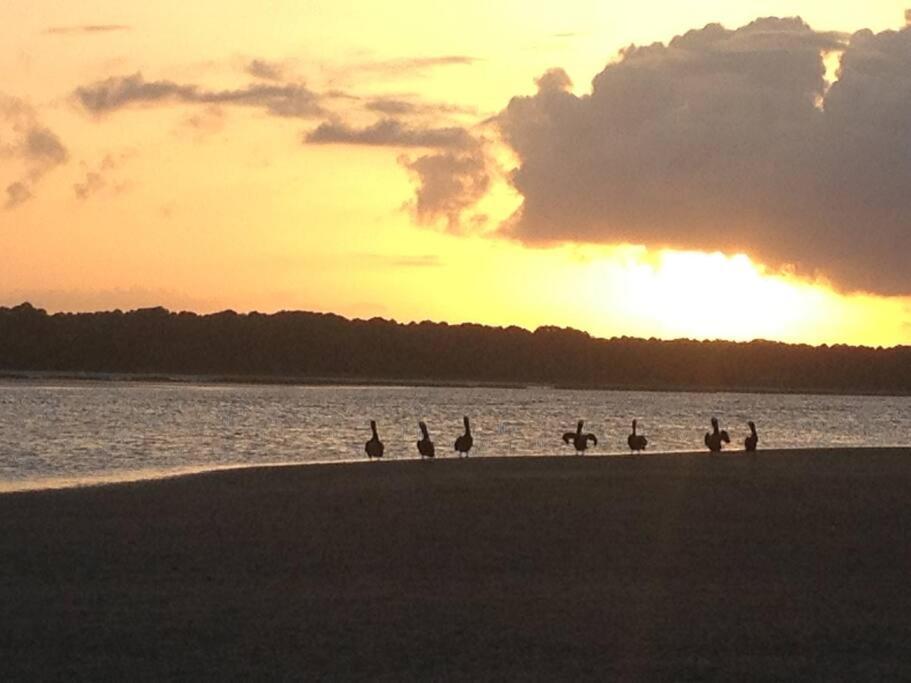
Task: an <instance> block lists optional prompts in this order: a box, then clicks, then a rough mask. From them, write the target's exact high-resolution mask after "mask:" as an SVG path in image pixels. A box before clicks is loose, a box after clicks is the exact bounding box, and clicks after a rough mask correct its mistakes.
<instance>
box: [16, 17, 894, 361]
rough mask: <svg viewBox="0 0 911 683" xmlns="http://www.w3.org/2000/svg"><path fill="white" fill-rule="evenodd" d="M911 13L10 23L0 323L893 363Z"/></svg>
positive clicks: (103, 19) (100, 19)
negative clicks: (335, 332)
mask: <svg viewBox="0 0 911 683" xmlns="http://www.w3.org/2000/svg"><path fill="white" fill-rule="evenodd" d="M907 4H909V3H908V2H907V0H905V1H904V2H890V1H886V0H870V1H869V2H866V3H831V2H817V1H815V0H812V1H811V0H807V1H800V0H798V1H796V2H795V1H791V2H768V1H764V2H743V1H733V2H732V1H731V0H726V1H721V0H715V1H707V0H695V1H691V2H686V3H681V2H669V1H665V2H648V1H645V2H638V3H608V2H603V1H602V0H567V1H566V2H562V3H544V5H546V7H544V8H538V7H536V6H535V5H534V4H533V3H528V2H518V1H515V0H501V1H499V2H490V1H489V0H463V1H462V2H459V3H428V2H423V1H422V2H418V1H417V0H414V1H412V0H407V1H405V0H398V1H394V2H388V3H376V2H367V1H366V0H359V1H355V0H332V1H328V0H326V1H324V0H309V1H308V0H271V1H269V0H261V1H260V2H252V1H247V0H243V1H241V0H218V1H216V0H195V1H193V2H186V0H183V1H182V2H179V3H178V2H174V1H173V0H157V1H156V2H148V3H138V2H135V3H125V2H123V1H122V0H117V1H116V2H115V1H114V0H82V1H80V2H69V3H64V2H60V1H59V0H54V1H51V0H28V1H26V0H6V1H5V2H3V3H0V74H2V78H0V305H14V304H18V303H20V302H22V301H26V300H27V301H31V302H32V303H33V304H34V305H36V306H40V307H43V308H46V309H48V310H50V311H58V310H100V309H111V308H121V309H124V310H125V309H129V308H135V307H142V306H154V305H163V306H166V307H168V308H171V309H187V310H195V311H199V312H209V311H216V310H222V309H226V308H231V309H234V310H237V311H249V310H259V311H266V312H272V311H277V310H282V309H304V310H318V311H332V312H336V313H339V314H342V315H345V316H349V317H363V318H369V317H373V316H382V317H386V318H395V319H397V320H402V321H409V320H423V319H430V320H445V321H449V322H463V321H471V322H480V323H485V324H494V325H508V324H516V325H521V326H524V327H529V328H534V327H537V326H539V325H560V326H572V327H576V328H579V329H584V330H587V331H589V332H591V333H592V334H596V335H598V336H608V337H610V336H619V335H631V336H645V337H652V336H655V337H663V338H676V337H696V338H726V339H737V340H747V339H753V338H766V339H776V340H783V341H789V342H810V343H814V344H818V343H836V342H839V343H841V342H843V343H863V344H869V345H895V344H911V267H909V261H911V28H905V26H906V17H911V15H909V14H906V11H905V6H906V5H907ZM798 15H799V17H800V19H797V18H796V17H797V16H798ZM770 17H783V18H784V19H772V18H770ZM632 46H635V47H632Z"/></svg>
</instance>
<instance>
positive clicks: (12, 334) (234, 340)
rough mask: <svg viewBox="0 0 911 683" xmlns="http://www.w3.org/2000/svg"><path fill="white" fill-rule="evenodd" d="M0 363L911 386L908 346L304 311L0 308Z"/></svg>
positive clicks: (114, 369) (350, 376) (1, 366)
mask: <svg viewBox="0 0 911 683" xmlns="http://www.w3.org/2000/svg"><path fill="white" fill-rule="evenodd" d="M0 371H11V372H22V371H24V372H29V371H44V372H52V373H115V374H117V373H136V374H153V375H204V376H209V377H223V378H250V379H254V378H255V379H262V380H269V379H275V380H278V379H299V380H307V379H308V378H309V379H320V380H327V379H336V380H342V381H351V380H357V379H361V380H373V381H426V382H434V381H436V382H453V383H458V382H489V383H510V384H511V383H516V384H550V385H555V386H578V387H581V386H592V387H622V388H648V389H682V388H690V389H727V390H747V391H755V390H787V391H822V392H850V393H856V392H869V393H895V394H911V347H908V346H903V347H896V348H891V349H873V348H867V347H851V346H842V345H837V346H820V347H811V346H806V345H788V344H781V343H775V342H767V341H754V342H749V343H734V342H725V341H709V342H698V341H689V340H677V341H660V340H656V339H648V340H646V339H633V338H626V337H623V338H616V339H598V338H594V337H591V336H590V335H588V334H586V333H585V332H579V331H577V330H572V329H561V328H556V327H541V328H538V329H537V330H535V331H534V332H529V331H528V330H524V329H521V328H518V327H507V328H497V327H485V326H482V325H474V324H465V325H448V324H446V323H430V322H422V323H409V324H400V323H396V322H394V321H390V320H383V319H379V318H374V319H372V320H347V319H345V318H342V317H340V316H337V315H332V314H323V313H305V312H282V313H276V314H273V315H264V314H260V313H250V314H243V315H241V314H237V313H234V312H233V311H225V312H222V313H215V314H212V315H197V314H195V313H169V312H168V311H167V310H165V309H164V308H148V309H141V310H137V311H131V312H128V313H123V312H121V311H113V312H105V313H58V314H54V315H48V314H47V313H46V312H45V311H43V310H41V309H37V308H34V307H33V306H31V305H30V304H22V305H19V306H16V307H14V308H2V307H0Z"/></svg>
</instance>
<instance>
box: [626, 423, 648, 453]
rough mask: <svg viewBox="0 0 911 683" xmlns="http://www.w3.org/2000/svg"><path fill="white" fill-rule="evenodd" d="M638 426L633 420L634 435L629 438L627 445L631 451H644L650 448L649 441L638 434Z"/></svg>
mask: <svg viewBox="0 0 911 683" xmlns="http://www.w3.org/2000/svg"><path fill="white" fill-rule="evenodd" d="M636 424H637V421H636V420H633V433H632V434H630V435H629V436H628V437H627V439H626V443H628V444H629V449H630V450H631V451H644V450H645V447H646V446H648V439H646V438H645V435H644V434H636Z"/></svg>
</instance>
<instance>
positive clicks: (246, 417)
mask: <svg viewBox="0 0 911 683" xmlns="http://www.w3.org/2000/svg"><path fill="white" fill-rule="evenodd" d="M462 415H469V416H471V417H472V431H473V432H474V437H475V449H474V450H473V451H472V455H477V456H485V455H509V456H522V455H553V454H555V453H566V454H571V452H572V447H570V446H565V445H564V444H563V442H562V441H561V440H560V435H561V434H562V433H563V432H564V431H567V430H573V429H574V428H575V423H576V420H577V419H579V418H581V419H584V420H585V422H586V424H585V431H591V432H594V433H595V434H596V435H597V436H598V439H599V445H598V447H597V448H595V449H593V450H592V451H590V452H591V453H593V454H596V455H598V454H600V455H610V454H621V453H627V452H628V451H627V448H626V437H627V435H628V434H629V431H630V422H631V420H632V418H634V417H638V418H639V420H640V427H641V431H643V432H645V433H646V434H647V436H648V438H649V450H654V451H692V450H701V449H702V448H703V443H702V436H703V434H704V433H705V431H706V430H707V429H708V419H709V417H711V416H712V415H717V416H718V417H719V418H720V420H721V423H722V428H726V429H727V430H728V431H729V432H730V433H731V436H732V439H733V441H734V445H737V446H740V445H742V443H743V437H744V436H745V435H746V433H747V427H746V424H745V423H746V420H747V419H753V420H754V421H755V422H756V423H757V425H758V428H759V432H760V438H761V444H760V446H761V447H765V448H775V447H784V448H795V447H804V446H808V447H820V446H908V445H911V398H908V397H904V398H896V397H861V396H805V395H793V394H791V395H778V394H708V393H654V392H625V391H571V390H554V389H548V388H529V389H486V388H485V389H467V388H466V389H454V388H436V387H287V386H234V385H192V384H146V383H91V382H9V383H2V382H0V490H11V489H20V488H32V487H42V486H54V485H61V484H68V483H79V482H89V481H104V480H119V479H131V478H136V477H145V476H156V475H160V474H169V473H178V472H185V471H192V470H198V469H208V468H216V467H230V466H241V465H248V464H260V465H261V464H278V463H292V462H294V463H296V462H328V461H341V460H353V459H363V458H364V457H365V456H364V452H363V448H364V442H365V441H366V440H367V439H368V438H369V437H370V430H369V426H368V421H369V420H370V418H373V419H376V420H377V422H378V423H379V427H380V436H381V438H382V439H383V441H384V442H385V444H386V456H387V458H411V457H414V456H416V449H415V445H414V442H415V440H416V439H417V438H418V429H417V421H418V420H419V419H424V420H426V421H427V423H428V425H429V427H430V431H431V436H432V437H433V439H434V440H435V441H436V444H437V453H438V456H439V455H444V456H449V455H451V454H452V443H453V441H454V439H455V437H456V436H458V434H460V433H461V430H462V422H461V419H462Z"/></svg>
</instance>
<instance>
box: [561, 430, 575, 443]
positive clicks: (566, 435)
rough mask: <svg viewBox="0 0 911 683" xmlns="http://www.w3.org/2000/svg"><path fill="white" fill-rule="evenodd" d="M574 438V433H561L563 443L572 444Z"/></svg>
mask: <svg viewBox="0 0 911 683" xmlns="http://www.w3.org/2000/svg"><path fill="white" fill-rule="evenodd" d="M575 438H576V433H575V432H564V433H563V443H572V441H573V439H575Z"/></svg>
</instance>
